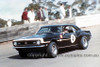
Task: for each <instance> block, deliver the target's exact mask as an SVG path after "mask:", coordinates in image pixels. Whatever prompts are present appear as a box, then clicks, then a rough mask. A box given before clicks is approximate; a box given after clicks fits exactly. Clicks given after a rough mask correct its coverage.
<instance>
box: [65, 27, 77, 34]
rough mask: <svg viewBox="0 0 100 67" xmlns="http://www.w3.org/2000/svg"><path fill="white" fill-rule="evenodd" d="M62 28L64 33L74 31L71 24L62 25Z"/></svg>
mask: <svg viewBox="0 0 100 67" xmlns="http://www.w3.org/2000/svg"><path fill="white" fill-rule="evenodd" d="M63 29H64V30H63V31H64V32H65V33H75V32H76V29H75V28H74V27H72V26H64V28H63Z"/></svg>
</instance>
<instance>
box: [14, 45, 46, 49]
mask: <svg viewBox="0 0 100 67" xmlns="http://www.w3.org/2000/svg"><path fill="white" fill-rule="evenodd" d="M42 47H45V45H41V46H27V47H26V46H25V47H13V48H14V49H18V48H42Z"/></svg>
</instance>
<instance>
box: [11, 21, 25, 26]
mask: <svg viewBox="0 0 100 67" xmlns="http://www.w3.org/2000/svg"><path fill="white" fill-rule="evenodd" d="M23 23H24V22H23V21H16V22H12V26H14V25H21V24H23Z"/></svg>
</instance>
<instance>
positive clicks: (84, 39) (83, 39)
mask: <svg viewBox="0 0 100 67" xmlns="http://www.w3.org/2000/svg"><path fill="white" fill-rule="evenodd" d="M79 47H80V48H81V49H87V47H88V40H87V37H86V36H83V37H81V40H80V42H79Z"/></svg>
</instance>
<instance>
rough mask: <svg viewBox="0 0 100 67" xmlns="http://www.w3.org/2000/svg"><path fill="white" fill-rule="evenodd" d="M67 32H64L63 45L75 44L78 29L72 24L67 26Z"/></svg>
mask: <svg viewBox="0 0 100 67" xmlns="http://www.w3.org/2000/svg"><path fill="white" fill-rule="evenodd" d="M67 27H68V28H67V30H68V32H67V33H64V34H63V45H64V46H70V45H73V44H75V42H76V38H77V34H76V29H75V28H74V27H72V26H67Z"/></svg>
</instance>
